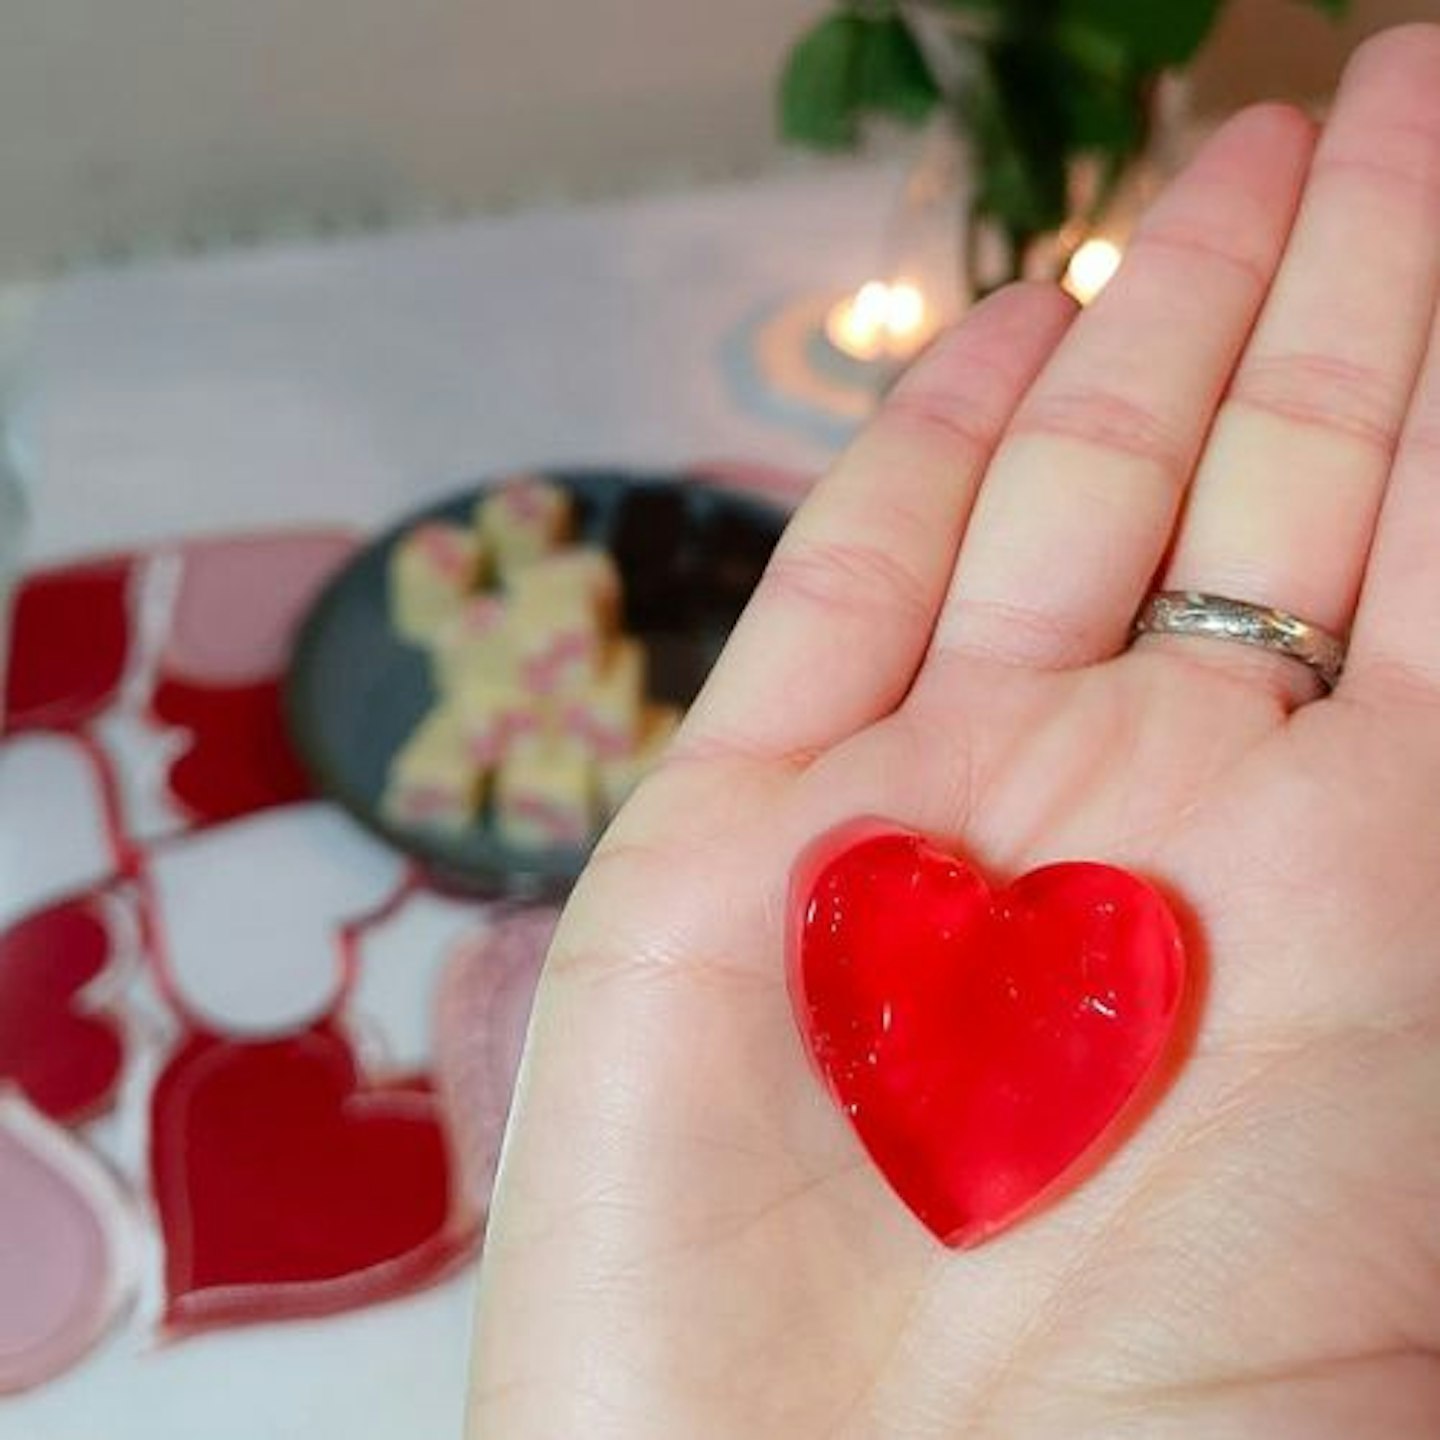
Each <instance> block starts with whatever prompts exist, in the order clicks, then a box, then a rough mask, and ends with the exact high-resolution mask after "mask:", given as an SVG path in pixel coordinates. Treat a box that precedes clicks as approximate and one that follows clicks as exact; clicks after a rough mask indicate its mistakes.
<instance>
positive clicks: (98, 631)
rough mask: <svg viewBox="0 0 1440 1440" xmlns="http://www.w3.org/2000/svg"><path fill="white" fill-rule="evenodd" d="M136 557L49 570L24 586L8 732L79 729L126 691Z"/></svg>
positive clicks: (1, 713) (3, 717)
mask: <svg viewBox="0 0 1440 1440" xmlns="http://www.w3.org/2000/svg"><path fill="white" fill-rule="evenodd" d="M134 568H135V567H134V563H133V562H132V561H130V560H128V559H125V558H123V557H122V558H120V559H115V560H93V561H86V562H84V563H83V564H79V565H67V566H66V567H64V568H63V569H59V570H48V571H45V572H44V573H42V574H40V575H36V576H33V577H32V578H31V579H29V580H27V581H25V583H24V584H22V585H21V586H20V588H19V590H18V591H17V592H16V595H15V608H14V616H13V620H12V625H13V629H12V631H11V634H12V637H13V638H12V643H11V649H10V663H9V667H8V674H0V732H8V733H19V732H21V731H26V730H74V729H77V728H78V727H79V726H81V725H84V724H86V723H88V722H89V721H91V720H93V719H94V718H95V717H96V716H97V715H99V714H100V713H101V712H102V711H103V710H105V709H106V707H107V706H109V705H110V704H111V702H112V701H113V700H114V699H115V696H116V695H117V694H118V693H119V690H120V683H121V681H122V680H123V679H124V675H125V666H126V663H127V661H128V659H129V654H130V584H131V577H132V573H133V571H134Z"/></svg>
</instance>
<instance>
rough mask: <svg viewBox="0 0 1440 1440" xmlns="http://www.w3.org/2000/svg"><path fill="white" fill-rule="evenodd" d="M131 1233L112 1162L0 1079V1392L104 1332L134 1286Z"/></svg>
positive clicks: (59, 1366) (18, 1386)
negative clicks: (102, 1159)
mask: <svg viewBox="0 0 1440 1440" xmlns="http://www.w3.org/2000/svg"><path fill="white" fill-rule="evenodd" d="M136 1239H137V1236H136V1226H135V1224H134V1217H133V1215H132V1213H131V1209H130V1201H129V1199H128V1197H127V1196H126V1195H124V1194H123V1193H122V1191H121V1190H120V1187H119V1185H118V1183H117V1182H116V1180H115V1178H114V1177H113V1176H112V1175H111V1174H110V1172H109V1170H107V1169H106V1168H105V1166H104V1165H102V1164H101V1163H100V1162H99V1161H98V1160H97V1159H96V1158H95V1157H94V1156H93V1155H92V1154H91V1153H90V1152H89V1151H88V1150H86V1149H85V1148H84V1147H83V1146H81V1145H80V1144H79V1143H78V1142H77V1141H75V1140H74V1139H73V1138H72V1137H71V1136H70V1135H69V1134H68V1133H67V1132H66V1131H64V1130H61V1129H60V1128H59V1127H58V1126H56V1125H52V1124H51V1123H50V1122H49V1121H48V1120H46V1119H45V1118H44V1117H43V1116H42V1115H41V1114H40V1113H39V1112H38V1111H36V1110H33V1109H31V1108H30V1106H28V1105H27V1104H26V1103H25V1101H24V1100H22V1099H20V1098H19V1097H18V1096H17V1095H15V1094H14V1093H13V1092H7V1091H6V1090H5V1088H4V1086H3V1085H0V1397H3V1396H5V1395H8V1394H11V1393H12V1392H14V1391H17V1390H27V1389H29V1388H30V1387H31V1386H33V1385H39V1384H40V1383H41V1382H42V1381H45V1380H48V1379H50V1378H51V1377H52V1376H54V1375H58V1374H59V1373H60V1372H61V1371H62V1370H65V1369H68V1368H69V1367H70V1366H71V1365H73V1364H74V1363H75V1362H76V1361H77V1360H79V1359H80V1357H81V1356H82V1355H85V1354H86V1353H87V1352H88V1351H89V1350H90V1349H91V1348H92V1347H93V1346H94V1345H95V1343H96V1342H97V1341H98V1340H99V1339H100V1337H101V1336H102V1335H104V1334H105V1332H106V1331H107V1330H108V1329H109V1328H110V1326H111V1325H112V1324H113V1322H114V1321H115V1319H116V1317H117V1316H118V1315H119V1314H120V1312H121V1311H122V1310H123V1309H124V1308H125V1307H126V1306H127V1305H128V1304H129V1303H130V1300H131V1298H132V1296H133V1294H134V1289H135V1280H136V1274H137V1271H138V1254H137V1244H136ZM6 1428H7V1429H8V1427H6ZM12 1433H13V1432H12Z"/></svg>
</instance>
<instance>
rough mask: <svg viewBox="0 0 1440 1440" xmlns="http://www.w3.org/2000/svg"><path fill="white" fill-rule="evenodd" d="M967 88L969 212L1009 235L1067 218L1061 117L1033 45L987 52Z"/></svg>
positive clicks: (1050, 225)
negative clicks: (971, 153) (972, 153)
mask: <svg viewBox="0 0 1440 1440" xmlns="http://www.w3.org/2000/svg"><path fill="white" fill-rule="evenodd" d="M986 60H987V64H986V68H985V72H984V74H983V75H982V76H981V77H980V79H979V80H978V81H977V83H976V84H975V85H974V86H973V87H972V88H971V91H970V94H969V100H968V105H967V120H968V122H969V125H970V131H971V136H972V140H973V142H974V144H975V147H976V151H977V161H978V164H977V166H976V180H977V185H976V192H975V196H974V201H973V204H974V208H975V210H976V212H977V213H978V214H980V215H983V216H985V217H986V218H988V219H991V220H994V221H996V222H997V223H998V224H999V225H1000V226H1002V227H1003V228H1004V230H1005V231H1006V232H1007V233H1008V234H1010V235H1011V236H1014V237H1031V236H1035V235H1040V234H1043V233H1045V232H1046V231H1048V230H1054V229H1056V228H1058V227H1059V226H1060V225H1061V224H1063V223H1064V220H1065V208H1066V198H1067V197H1066V160H1067V158H1068V155H1069V151H1070V144H1069V136H1068V134H1067V131H1066V126H1065V118H1064V115H1063V113H1062V111H1061V110H1060V107H1059V105H1058V103H1057V96H1056V93H1055V89H1054V87H1053V85H1052V84H1051V83H1050V78H1049V73H1048V71H1049V67H1048V65H1047V64H1046V63H1045V61H1046V56H1045V53H1044V52H1043V50H1041V49H1039V48H1038V47H1029V46H1024V45H1020V44H1001V45H997V46H995V47H994V48H992V49H991V50H989V51H988V52H987V55H986Z"/></svg>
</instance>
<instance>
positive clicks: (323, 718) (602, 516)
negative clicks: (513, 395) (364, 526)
mask: <svg viewBox="0 0 1440 1440" xmlns="http://www.w3.org/2000/svg"><path fill="white" fill-rule="evenodd" d="M549 478H550V479H552V480H553V481H555V482H556V483H557V484H560V485H563V486H564V487H565V488H566V489H567V490H569V491H570V493H571V495H572V496H573V497H574V500H575V509H576V532H577V536H578V538H580V539H583V540H587V541H590V542H592V543H595V544H601V545H604V546H606V547H607V548H608V549H609V550H610V552H611V553H612V554H613V555H614V556H615V560H616V562H617V564H618V565H619V568H620V573H621V575H622V577H623V579H624V585H625V628H626V629H627V630H628V631H630V632H631V633H633V634H636V635H638V636H640V638H641V639H643V640H644V642H645V644H646V646H647V647H648V649H649V652H650V687H649V688H650V692H651V694H652V695H653V696H654V697H655V698H656V699H659V700H664V701H668V702H670V703H672V704H677V705H688V704H689V703H690V701H691V700H693V699H694V698H695V696H696V694H697V693H698V692H699V689H700V685H701V683H702V682H703V680H704V679H705V676H706V675H707V674H708V673H709V670H710V667H711V665H713V664H714V662H715V658H716V657H717V656H718V655H719V653H720V649H721V647H722V646H723V645H724V643H725V638H726V636H727V635H728V634H729V633H730V629H731V626H733V625H734V623H735V621H736V619H737V618H738V617H739V614H740V612H741V610H742V609H743V608H744V606H745V602H746V601H747V600H748V599H749V597H750V593H751V591H752V590H753V589H754V588H755V583H756V581H757V580H758V579H759V578H760V573H761V571H762V570H763V569H764V568H765V562H766V561H767V560H768V559H769V557H770V552H771V550H773V549H774V547H775V542H776V541H777V540H778V539H779V537H780V532H781V530H782V529H783V528H784V526H785V521H786V519H787V518H788V517H787V515H786V512H785V511H784V510H782V509H781V508H780V507H778V506H776V505H773V504H771V503H769V502H768V501H766V500H763V499H760V498H758V497H756V496H752V495H746V494H742V493H740V492H737V491H731V490H722V489H718V488H716V487H714V486H710V485H705V484H701V483H699V482H697V481H687V480H685V479H684V477H683V476H678V475H644V474H633V473H629V472H619V471H603V470H563V471H552V472H549ZM484 489H485V487H484V486H483V485H477V486H475V487H473V488H472V489H470V490H467V491H465V492H464V493H463V494H459V495H456V496H455V497H454V498H453V499H450V500H446V501H443V502H441V503H440V504H437V505H432V506H430V507H429V508H428V509H425V510H422V511H417V512H416V513H415V514H413V515H410V516H408V517H407V518H406V519H404V520H402V521H401V522H400V523H399V524H398V525H396V526H395V527H394V528H393V529H391V530H390V531H388V532H387V533H386V534H385V535H382V536H381V537H380V539H378V540H376V541H375V542H373V543H372V544H371V545H369V546H367V547H366V548H365V549H364V550H362V551H361V552H360V553H359V554H358V555H356V556H355V558H354V559H352V560H351V561H350V562H349V564H347V565H346V566H345V567H344V569H342V570H341V571H340V572H339V573H338V574H337V575H336V576H335V577H334V579H333V580H331V582H330V583H329V585H327V586H326V588H325V590H324V591H323V592H322V593H321V595H320V597H319V599H318V600H317V601H316V603H315V606H314V608H313V609H312V610H311V612H310V614H309V615H308V616H307V618H306V620H305V622H304V624H303V625H302V626H301V628H300V633H299V635H298V636H297V639H296V644H295V650H294V654H293V657H292V659H291V664H290V672H289V675H288V677H287V679H286V689H285V709H286V716H287V720H288V723H289V727H290V734H291V737H292V739H293V740H294V742H295V746H296V749H297V750H298V751H299V754H300V758H301V760H302V761H303V763H304V765H305V767H306V769H307V770H308V771H309V773H310V777H311V779H312V780H313V781H314V783H315V786H316V788H317V789H318V790H319V791H320V793H321V794H323V795H325V796H327V797H328V798H330V799H332V800H334V801H336V802H337V803H338V804H340V805H341V806H343V807H344V808H345V809H346V810H348V811H349V812H350V813H351V814H352V815H353V816H355V818H356V819H358V820H359V821H360V822H361V823H362V824H363V825H365V826H366V827H367V828H368V829H370V830H372V831H374V832H375V833H376V834H379V835H381V836H383V837H384V838H385V839H386V840H389V841H390V842H391V843H392V844H394V845H396V846H398V847H399V848H400V849H401V850H404V851H406V852H407V853H408V854H410V855H413V856H415V857H416V858H417V859H418V860H420V861H421V862H422V863H423V864H424V865H425V866H426V867H427V868H428V869H429V870H430V871H431V872H432V873H433V874H434V876H435V877H436V878H437V879H438V880H440V881H441V882H442V883H445V884H448V885H450V886H452V887H458V888H461V889H464V890H467V891H471V892H475V893H480V894H487V895H515V896H524V897H529V896H537V895H544V894H554V893H558V892H560V891H563V890H564V889H565V888H566V887H567V886H568V885H569V883H570V882H571V881H572V880H573V879H574V878H575V876H576V875H577V874H578V873H579V871H580V867H581V866H582V865H583V864H584V862H585V853H586V852H585V851H583V850H573V849H567V850H548V851H524V850H516V849H514V848H512V847H510V846H507V845H505V844H504V843H503V842H502V841H501V840H500V839H499V838H498V836H496V835H495V834H493V833H492V831H491V829H490V826H489V823H488V821H485V822H481V823H479V824H477V825H475V826H474V827H473V828H472V829H470V830H467V831H465V832H464V833H463V834H458V835H450V834H443V833H439V832H427V831H424V830H411V829H405V828H401V827H399V826H396V825H393V824H392V823H390V821H389V820H387V819H386V818H385V816H384V815H383V814H382V813H381V811H380V798H381V795H382V793H383V792H384V788H385V778H386V771H387V769H388V767H389V764H390V758H391V756H392V755H393V754H394V753H395V751H396V750H397V749H398V748H399V746H400V745H401V743H402V742H403V741H404V740H405V738H406V736H407V735H409V733H410V732H411V730H412V729H413V728H414V727H415V725H416V723H417V722H418V721H419V719H420V717H421V715H422V714H423V713H424V712H425V710H426V709H428V708H429V706H430V705H431V704H432V703H433V701H434V698H435V697H434V691H433V689H432V687H431V683H430V673H429V666H428V663H427V660H426V656H425V654H424V652H423V651H421V650H418V649H416V648H415V647H413V646H410V645H407V644H405V643H404V642H403V641H401V640H400V639H399V638H398V637H397V636H396V635H395V633H394V632H393V630H392V629H391V627H390V619H389V613H388V612H389V602H388V593H387V592H388V566H389V557H390V549H391V547H392V546H393V545H394V544H395V542H396V540H397V539H398V538H399V537H400V536H401V535H403V534H404V533H405V532H406V531H408V530H409V529H411V527H413V526H414V525H416V524H417V523H419V522H420V521H422V520H454V521H459V522H462V523H464V522H466V521H468V519H469V516H470V511H471V509H472V507H473V506H474V504H475V501H476V499H477V498H478V497H479V496H480V495H481V494H482V493H483V492H484Z"/></svg>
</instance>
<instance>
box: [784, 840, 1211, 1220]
mask: <svg viewBox="0 0 1440 1440" xmlns="http://www.w3.org/2000/svg"><path fill="white" fill-rule="evenodd" d="M792 917H793V918H792V924H791V936H790V984H791V995H792V999H793V1001H794V1005H795V1011H796V1015H797V1018H798V1020H799V1023H800V1029H801V1031H802V1033H803V1035H804V1037H805V1040H806V1043H807V1044H808V1046H809V1049H810V1053H811V1056H812V1057H813V1059H814V1061H815V1063H816V1065H817V1066H818V1068H819V1070H820V1073H821V1076H822V1078H823V1079H824V1081H825V1083H826V1085H827V1087H828V1088H829V1090H830V1092H831V1094H832V1095H833V1096H834V1097H835V1100H836V1102H837V1103H838V1104H839V1106H840V1108H841V1110H842V1111H844V1113H845V1114H846V1115H847V1116H848V1117H849V1119H850V1122H851V1124H852V1125H853V1126H854V1127H855V1130H856V1133H857V1134H858V1135H859V1137H860V1140H861V1142H862V1143H863V1144H864V1146H865V1148H866V1150H868V1151H869V1153H870V1156H871V1158H872V1159H873V1160H874V1161H875V1163H876V1165H877V1166H879V1168H880V1171H881V1173H882V1174H883V1175H884V1176H885V1178H886V1179H887V1180H888V1181H889V1182H890V1184H891V1185H892V1186H893V1187H894V1189H895V1191H896V1192H897V1193H898V1194H899V1196H900V1198H901V1199H902V1200H903V1201H904V1202H905V1204H906V1205H908V1206H909V1207H910V1209H911V1210H913V1211H914V1212H915V1214H916V1215H917V1216H918V1217H919V1219H920V1220H921V1221H923V1222H924V1224H925V1225H926V1226H928V1227H929V1229H930V1230H931V1231H933V1232H934V1234H935V1235H936V1236H937V1237H938V1238H939V1239H941V1240H942V1241H944V1242H945V1243H946V1244H947V1245H954V1246H966V1245H973V1244H975V1243H977V1242H978V1241H980V1240H983V1239H985V1238H986V1237H987V1236H990V1235H993V1234H995V1233H996V1232H997V1231H999V1230H1001V1229H1004V1228H1005V1227H1006V1226H1008V1225H1010V1224H1012V1223H1013V1222H1014V1221H1015V1220H1016V1219H1018V1218H1019V1217H1020V1216H1021V1215H1023V1214H1025V1213H1026V1212H1028V1211H1030V1210H1032V1209H1033V1208H1034V1207H1035V1206H1036V1205H1037V1204H1038V1203H1040V1202H1041V1201H1042V1200H1043V1199H1045V1198H1048V1196H1049V1195H1050V1194H1051V1193H1052V1192H1053V1191H1054V1190H1056V1189H1057V1188H1059V1187H1060V1186H1061V1185H1062V1184H1063V1182H1064V1181H1065V1180H1066V1179H1067V1178H1069V1177H1073V1176H1074V1175H1075V1173H1076V1172H1077V1170H1078V1169H1079V1168H1080V1167H1081V1166H1082V1163H1083V1162H1084V1161H1086V1160H1087V1159H1093V1158H1094V1156H1095V1154H1096V1152H1097V1151H1098V1150H1099V1149H1100V1148H1101V1147H1103V1144H1104V1142H1105V1140H1106V1139H1107V1137H1108V1136H1110V1135H1111V1134H1113V1132H1114V1130H1115V1129H1116V1122H1117V1120H1118V1119H1119V1118H1120V1117H1121V1115H1122V1112H1126V1111H1128V1110H1129V1109H1130V1108H1131V1106H1132V1102H1135V1101H1136V1100H1137V1098H1138V1097H1139V1096H1140V1094H1141V1091H1142V1086H1143V1084H1144V1082H1145V1081H1146V1080H1147V1079H1148V1078H1150V1077H1152V1076H1153V1075H1154V1073H1155V1071H1156V1068H1157V1062H1158V1061H1159V1060H1160V1058H1161V1056H1162V1054H1163V1052H1164V1050H1165V1048H1166V1045H1167V1042H1168V1041H1169V1039H1170V1037H1171V1035H1172V1034H1173V1032H1174V1030H1175V1026H1176V1021H1177V1018H1178V1015H1179V1012H1180V1004H1181V997H1182V994H1183V991H1184V988H1185V976H1186V966H1185V955H1184V950H1183V947H1182V944H1181V940H1180V933H1179V928H1178V926H1177V925H1176V923H1175V919H1174V917H1173V916H1172V914H1171V913H1170V910H1169V907H1168V906H1167V905H1166V903H1165V901H1164V900H1163V899H1162V897H1161V896H1160V895H1159V894H1158V893H1157V892H1156V891H1155V890H1154V889H1153V888H1152V887H1151V886H1149V885H1147V884H1146V883H1145V882H1144V881H1142V880H1140V879H1138V878H1137V877H1136V876H1134V875H1131V874H1129V873H1127V872H1126V871H1124V870H1118V869H1115V868H1113V867H1111V866H1108V865H1099V864H1092V863H1066V864H1059V865H1048V866H1046V867H1044V868H1043V869H1039V870H1033V871H1031V872H1030V873H1029V874H1028V875H1025V876H1022V877H1021V878H1020V879H1019V880H1017V881H1015V883H1014V884H1012V885H1009V886H1007V887H1006V888H1004V889H1002V890H992V889H991V888H990V887H989V886H988V885H987V884H986V883H985V881H984V880H983V879H982V878H981V877H980V876H979V875H978V874H976V872H975V871H974V870H973V869H972V868H971V867H970V866H968V865H966V864H965V862H964V861H962V860H959V859H956V858H955V857H954V856H952V855H947V854H945V853H944V852H943V851H940V850H937V849H935V848H934V847H932V846H931V845H929V844H927V843H926V841H925V840H924V839H922V838H921V837H920V836H918V835H915V834H912V833H909V832H905V831H897V830H894V829H890V828H882V827H880V826H878V825H876V824H874V823H870V822H865V823H862V824H860V825H856V826H847V827H844V828H843V829H842V830H841V831H839V832H836V833H835V834H834V835H832V836H829V837H827V838H826V839H824V840H822V841H821V842H820V843H819V844H818V845H817V846H815V847H814V848H813V849H812V850H811V851H810V852H809V853H808V854H807V855H806V856H805V857H803V858H802V861H801V863H800V865H799V866H798V867H797V870H796V873H795V879H794V887H793V891H792Z"/></svg>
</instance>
